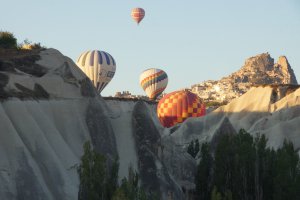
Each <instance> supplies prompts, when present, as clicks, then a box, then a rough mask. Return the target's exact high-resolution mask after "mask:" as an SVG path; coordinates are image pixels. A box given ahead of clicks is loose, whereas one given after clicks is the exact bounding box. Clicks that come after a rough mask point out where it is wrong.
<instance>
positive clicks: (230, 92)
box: [192, 53, 298, 102]
mask: <svg viewBox="0 0 300 200" xmlns="http://www.w3.org/2000/svg"><path fill="white" fill-rule="evenodd" d="M264 84H291V85H295V84H298V83H297V80H296V77H295V74H294V71H293V69H292V68H291V66H290V64H289V62H288V60H287V58H286V57H285V56H281V57H279V59H278V61H277V63H274V59H273V58H271V56H270V55H269V54H268V53H263V54H259V55H257V56H254V57H251V58H248V59H247V60H246V61H245V64H244V66H243V67H242V68H241V69H240V70H238V71H237V72H235V73H233V74H231V75H229V76H227V77H224V78H222V79H221V80H219V81H205V82H203V83H200V84H197V85H193V86H192V91H193V92H195V93H197V94H198V95H199V96H200V97H201V98H202V99H204V100H205V101H218V102H230V101H231V100H232V99H234V98H236V97H239V96H241V95H242V94H244V93H245V92H247V91H248V90H249V89H250V88H251V87H252V86H253V85H264Z"/></svg>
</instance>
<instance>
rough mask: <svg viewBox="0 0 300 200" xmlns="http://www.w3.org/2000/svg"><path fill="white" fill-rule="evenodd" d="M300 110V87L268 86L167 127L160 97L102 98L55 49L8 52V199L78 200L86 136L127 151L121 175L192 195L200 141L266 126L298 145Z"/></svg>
mask: <svg viewBox="0 0 300 200" xmlns="http://www.w3.org/2000/svg"><path fill="white" fill-rule="evenodd" d="M267 57H268V56H267ZM249 62H250V61H249ZM257 62H258V61H257ZM259 63H268V62H267V61H266V60H264V59H262V60H260V61H259ZM284 63H286V64H287V65H285V67H286V69H287V71H289V70H291V69H290V67H289V65H288V62H285V61H284V59H283V61H280V62H278V63H277V64H278V65H280V66H283V65H284ZM275 65H276V64H274V66H275ZM264 66H269V65H268V64H265V65H264ZM269 71H271V70H269ZM284 76H285V77H287V76H286V75H284ZM235 77H238V73H237V74H236V75H235ZM249 77H250V75H249ZM278 77H279V79H280V80H281V78H282V76H278ZM292 79H293V77H290V79H289V80H290V81H292ZM299 116H300V89H299V86H291V85H277V86H274V85H273V86H269V85H264V86H257V87H252V88H251V89H250V90H249V91H248V92H246V93H245V94H244V95H242V96H241V97H239V98H236V99H234V100H233V101H232V102H230V103H229V104H228V105H226V106H222V107H220V108H218V109H217V110H215V111H213V112H211V113H209V114H208V115H206V116H205V117H200V118H190V119H188V120H186V121H185V122H184V123H182V124H178V125H176V126H174V127H171V128H164V127H162V126H161V124H160V123H159V120H158V118H157V117H156V104H153V103H151V102H150V103H149V102H146V101H130V100H126V101H123V100H120V99H106V100H104V99H103V98H102V97H101V96H99V95H98V94H97V93H96V91H95V89H94V87H93V85H92V84H91V82H90V81H89V80H88V79H87V78H86V76H85V75H84V74H83V73H82V72H81V71H80V70H79V68H78V67H76V65H75V64H74V63H73V61H72V60H70V59H69V58H67V57H65V56H63V55H62V54H61V53H59V52H58V51H57V50H55V49H47V50H43V51H37V52H23V53H22V52H21V53H18V54H16V55H5V56H3V55H1V54H0V199H12V200H14V199H31V200H35V199H66V200H69V199H70V200H73V199H74V200H75V199H77V194H78V189H79V188H78V187H79V180H78V175H77V171H76V166H78V164H79V163H80V157H81V155H82V153H83V149H82V146H83V144H84V142H86V141H88V140H89V141H91V142H92V144H93V147H94V148H95V150H96V151H97V152H100V153H102V154H104V155H105V156H106V157H107V158H108V161H109V160H112V159H113V158H115V156H116V155H118V156H119V162H120V169H119V180H121V179H122V178H123V177H124V176H126V175H127V172H128V167H129V166H132V167H133V168H134V169H135V170H136V171H138V173H139V175H140V180H141V185H142V186H143V187H144V188H145V189H146V191H148V192H149V191H151V192H154V193H158V194H159V195H160V196H161V198H162V199H172V200H181V199H187V194H188V191H189V190H192V189H193V188H194V187H195V185H194V177H195V171H196V160H195V159H193V158H192V157H191V156H190V155H189V154H188V153H187V146H188V144H189V143H190V142H191V141H192V140H194V139H199V141H200V143H202V142H206V141H212V142H213V143H216V142H217V141H218V138H219V135H220V134H224V133H228V134H235V133H236V132H237V131H239V129H240V128H244V129H246V130H247V131H249V132H250V133H251V134H253V135H256V134H265V135H266V136H267V137H268V139H269V140H268V145H270V146H273V147H274V148H277V147H278V146H280V145H281V144H282V142H283V140H284V139H285V138H286V139H289V140H291V141H292V142H293V143H294V144H295V146H296V148H299V147H300V134H299V130H300V117H299Z"/></svg>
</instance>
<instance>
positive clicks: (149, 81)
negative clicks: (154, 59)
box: [140, 68, 168, 99]
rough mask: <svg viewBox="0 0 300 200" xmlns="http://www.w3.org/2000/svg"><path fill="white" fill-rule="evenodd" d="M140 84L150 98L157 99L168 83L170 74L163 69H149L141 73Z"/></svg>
mask: <svg viewBox="0 0 300 200" xmlns="http://www.w3.org/2000/svg"><path fill="white" fill-rule="evenodd" d="M140 85H141V86H142V88H143V89H144V91H145V92H146V94H147V96H148V97H149V98H150V99H156V98H157V97H158V96H159V95H160V94H161V93H162V92H163V91H164V90H165V88H166V87H167V85H168V75H167V74H166V72H164V71H163V70H161V69H155V68H151V69H147V70H145V71H143V72H142V74H141V75H140Z"/></svg>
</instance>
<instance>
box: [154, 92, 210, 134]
mask: <svg viewBox="0 0 300 200" xmlns="http://www.w3.org/2000/svg"><path fill="white" fill-rule="evenodd" d="M204 115H205V105H204V103H203V102H202V100H201V99H200V98H199V97H198V96H197V95H196V94H194V93H192V92H190V91H188V90H180V91H175V92H172V93H169V94H167V95H166V96H164V97H163V98H162V99H161V100H160V101H159V103H158V105H157V116H158V119H159V121H160V122H161V124H162V125H163V126H164V127H167V128H169V127H171V126H174V125H175V124H178V123H182V122H183V121H185V120H186V119H187V118H190V117H201V116H204Z"/></svg>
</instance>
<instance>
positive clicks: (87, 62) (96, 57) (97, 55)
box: [76, 50, 116, 93]
mask: <svg viewBox="0 0 300 200" xmlns="http://www.w3.org/2000/svg"><path fill="white" fill-rule="evenodd" d="M76 64H77V65H78V67H79V68H80V69H81V70H82V71H83V72H84V73H85V74H86V75H87V77H89V78H90V79H91V81H92V82H93V84H94V86H95V87H96V88H97V90H98V92H99V93H101V91H102V90H103V89H104V88H105V87H106V86H107V84H108V83H109V82H110V81H111V79H112V78H113V77H114V75H115V71H116V62H115V60H114V58H113V57H112V56H111V55H110V54H109V53H106V52H105V51H98V50H93V51H86V52H84V53H82V54H81V55H80V56H79V58H78V60H77V62H76Z"/></svg>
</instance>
